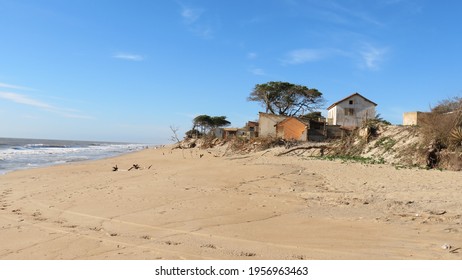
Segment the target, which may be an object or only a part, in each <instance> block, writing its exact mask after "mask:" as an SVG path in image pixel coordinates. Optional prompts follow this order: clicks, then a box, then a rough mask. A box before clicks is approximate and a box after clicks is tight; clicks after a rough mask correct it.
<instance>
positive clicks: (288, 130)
mask: <svg viewBox="0 0 462 280" xmlns="http://www.w3.org/2000/svg"><path fill="white" fill-rule="evenodd" d="M306 129H307V128H306V125H305V124H303V123H302V122H300V121H299V120H297V119H295V118H290V119H287V120H286V121H284V122H282V123H280V124H278V125H277V126H276V133H277V136H278V137H282V138H283V139H286V140H291V139H295V140H301V141H306V140H307V139H306Z"/></svg>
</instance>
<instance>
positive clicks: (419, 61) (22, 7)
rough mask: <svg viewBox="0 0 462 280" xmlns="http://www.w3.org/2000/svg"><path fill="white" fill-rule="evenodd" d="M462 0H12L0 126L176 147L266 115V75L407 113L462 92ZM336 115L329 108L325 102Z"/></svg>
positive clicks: (0, 13)
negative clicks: (196, 127) (262, 97)
mask: <svg viewBox="0 0 462 280" xmlns="http://www.w3.org/2000/svg"><path fill="white" fill-rule="evenodd" d="M460 14H462V2H460V1H430V0H428V1H427V0H376V1H372V0H245V1H242V0H234V1H216V0H196V1H193V0H190V1H186V0H184V1H183V0H171V1H169V0H162V1H161V0H156V1H154V0H130V1H129V0H98V1H94V0H78V1H61V0H21V1H18V0H0V42H1V43H0V137H17V138H46V139H71V140H94V141H117V142H136V143H152V144H167V143H171V141H170V138H171V136H172V135H173V133H172V129H171V127H172V128H175V129H178V131H177V133H178V134H179V136H180V137H182V136H183V135H184V132H185V131H187V130H189V129H191V127H192V119H193V118H194V117H195V116H197V115H201V114H206V115H211V116H226V117H227V119H228V120H229V121H230V122H231V126H233V127H242V126H244V125H245V123H246V122H247V121H249V120H257V119H258V112H259V111H264V108H262V107H261V106H260V104H258V103H255V102H249V101H247V97H248V96H249V94H250V93H251V91H252V90H253V88H254V87H255V85H257V84H262V83H267V82H270V81H284V82H289V83H293V84H299V85H304V86H307V87H309V88H316V89H318V90H319V91H320V92H322V93H323V96H324V98H325V99H326V104H325V106H324V109H325V108H327V107H328V106H329V105H331V104H332V103H334V102H336V101H339V100H341V99H343V98H344V97H346V96H348V95H350V94H352V93H355V92H358V93H360V94H362V95H363V96H365V97H366V98H368V99H370V100H372V101H374V102H375V103H377V104H378V106H377V108H376V109H377V112H378V113H380V116H381V117H382V118H384V119H385V120H388V121H390V122H392V123H394V124H400V123H402V114H403V112H407V111H428V110H429V109H430V107H431V106H434V105H436V104H437V103H438V101H440V100H442V99H445V98H450V97H454V96H461V95H462V83H461V81H462V79H461V78H462V51H461V50H462V36H460V26H461V24H462V19H461V17H460ZM322 112H323V115H324V116H326V115H327V112H326V111H325V110H323V111H322Z"/></svg>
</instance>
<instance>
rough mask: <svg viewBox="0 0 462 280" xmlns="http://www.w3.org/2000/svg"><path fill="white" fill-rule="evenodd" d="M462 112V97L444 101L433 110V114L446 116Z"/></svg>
mask: <svg viewBox="0 0 462 280" xmlns="http://www.w3.org/2000/svg"><path fill="white" fill-rule="evenodd" d="M460 110H462V97H458V96H455V97H451V98H448V99H444V100H442V101H440V102H438V104H437V105H436V106H435V107H433V108H432V109H431V111H432V113H437V114H444V113H450V112H454V111H460Z"/></svg>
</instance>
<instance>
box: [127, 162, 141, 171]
mask: <svg viewBox="0 0 462 280" xmlns="http://www.w3.org/2000/svg"><path fill="white" fill-rule="evenodd" d="M133 168H134V169H140V165H139V164H133V166H132V167H130V168H129V169H128V171H130V170H132V169H133Z"/></svg>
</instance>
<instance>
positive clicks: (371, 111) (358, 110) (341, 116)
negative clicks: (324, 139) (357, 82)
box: [328, 95, 376, 128]
mask: <svg viewBox="0 0 462 280" xmlns="http://www.w3.org/2000/svg"><path fill="white" fill-rule="evenodd" d="M350 100H351V101H353V104H350ZM348 109H352V110H353V111H354V113H353V115H346V114H345V110H348ZM375 114H376V112H375V105H374V104H372V103H370V102H369V101H367V100H364V99H363V98H362V97H360V96H357V95H355V96H352V97H351V98H348V99H347V100H344V101H342V102H340V103H339V104H337V105H336V106H334V107H333V108H331V109H330V110H329V112H328V117H329V118H331V119H332V125H340V126H342V127H345V128H355V127H358V126H361V124H362V122H363V121H365V120H367V119H373V118H375Z"/></svg>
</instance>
